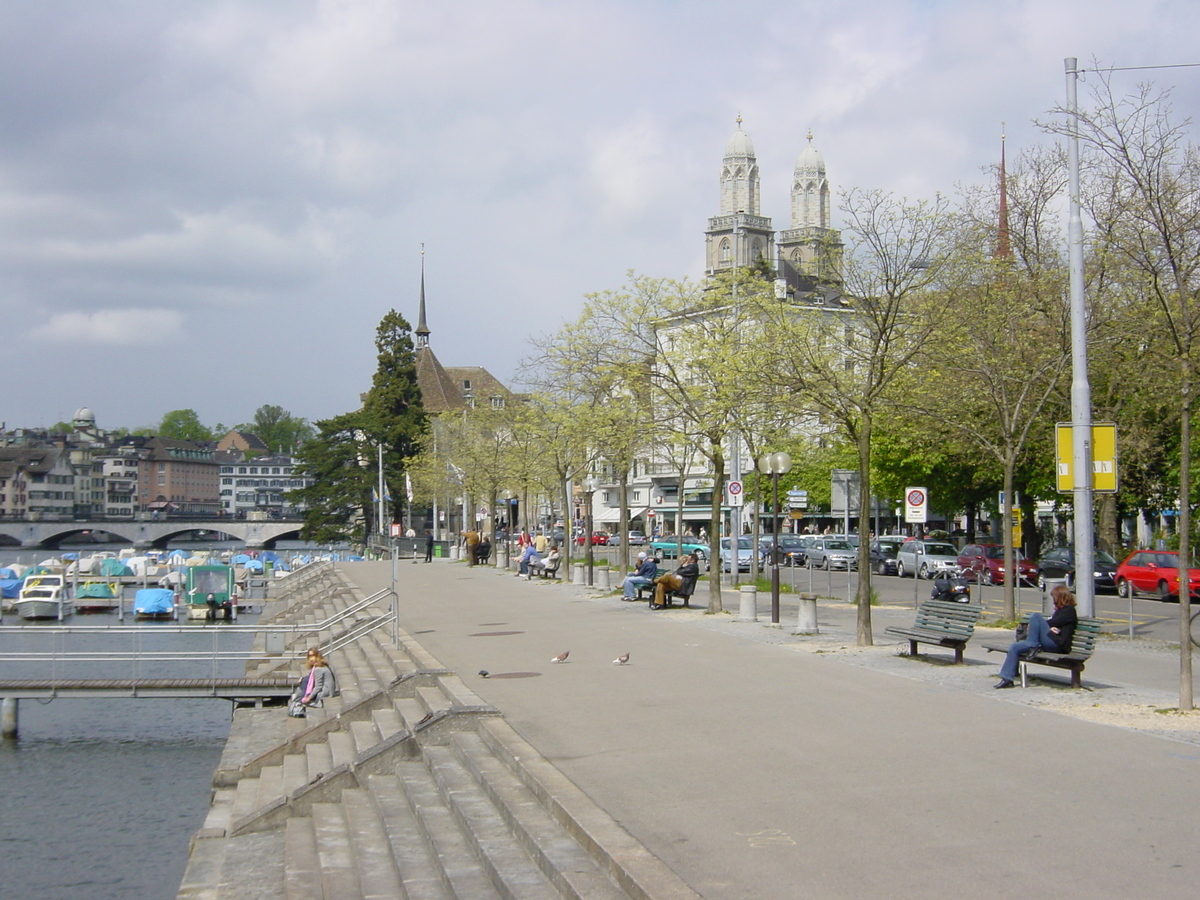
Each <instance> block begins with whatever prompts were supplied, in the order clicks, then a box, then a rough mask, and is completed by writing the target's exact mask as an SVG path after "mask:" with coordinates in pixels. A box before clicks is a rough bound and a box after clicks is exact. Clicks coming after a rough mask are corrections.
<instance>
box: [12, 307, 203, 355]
mask: <svg viewBox="0 0 1200 900" xmlns="http://www.w3.org/2000/svg"><path fill="white" fill-rule="evenodd" d="M182 336H183V315H182V314H181V313H179V312H176V311H175V310H170V309H101V310H97V311H96V312H68V313H59V314H57V315H55V316H52V317H51V318H50V321H49V322H47V323H46V324H45V325H42V326H39V327H38V328H35V329H33V331H32V332H31V334H30V337H32V338H33V339H34V340H37V341H43V342H45V343H52V344H95V345H100V346H108V347H135V346H136V347H144V346H149V345H155V346H159V345H163V344H168V343H170V342H172V341H175V340H177V339H179V338H182Z"/></svg>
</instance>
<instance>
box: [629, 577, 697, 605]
mask: <svg viewBox="0 0 1200 900" xmlns="http://www.w3.org/2000/svg"><path fill="white" fill-rule="evenodd" d="M668 574H669V573H668ZM681 577H682V576H681ZM696 579H697V576H695V575H693V576H691V577H683V585H682V586H681V587H680V588H678V589H677V590H674V591H667V592H666V593H665V594H664V595H663V605H664V606H673V605H674V603H675V598H676V597H678V598H679V599H680V600H682V601H683V605H684V606H686V607H688V608H689V609H690V608H691V603H690V601H691V599H692V594H693V593H695V591H696ZM655 587H656V586H655V585H653V584H643V585H641V586H640V587H639V588H638V589H637V598H638V599H639V600H646V601H647V602H648V604H649V606H650V608H651V609H653V608H654V588H655Z"/></svg>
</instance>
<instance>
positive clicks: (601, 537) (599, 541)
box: [575, 531, 609, 547]
mask: <svg viewBox="0 0 1200 900" xmlns="http://www.w3.org/2000/svg"><path fill="white" fill-rule="evenodd" d="M608 539H609V534H608V532H607V531H594V532H592V546H595V547H604V546H607V545H608ZM575 543H577V544H579V545H580V546H582V545H583V535H582V534H581V535H579V537H577V538H575Z"/></svg>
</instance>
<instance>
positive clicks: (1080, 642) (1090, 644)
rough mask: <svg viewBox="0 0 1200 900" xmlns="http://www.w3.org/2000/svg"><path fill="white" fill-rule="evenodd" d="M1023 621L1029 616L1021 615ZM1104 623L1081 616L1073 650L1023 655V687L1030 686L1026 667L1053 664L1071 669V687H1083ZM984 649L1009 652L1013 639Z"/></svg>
mask: <svg viewBox="0 0 1200 900" xmlns="http://www.w3.org/2000/svg"><path fill="white" fill-rule="evenodd" d="M1021 621H1022V622H1028V621H1029V616H1027V615H1026V616H1021ZM1103 624H1104V623H1103V622H1101V621H1100V620H1099V619H1088V618H1084V617H1082V616H1081V617H1080V619H1079V622H1078V624H1076V626H1075V634H1074V635H1072V636H1071V652H1069V653H1055V652H1054V651H1053V650H1038V651H1037V652H1036V653H1034V654H1033V655H1031V656H1023V657H1022V658H1021V662H1020V671H1021V687H1027V686H1028V673H1027V672H1026V671H1025V667H1026V666H1029V665H1038V666H1052V667H1053V668H1056V669H1069V670H1070V672H1071V687H1073V688H1081V687H1083V667H1084V665H1085V664H1086V663H1087V661H1088V660H1089V659H1091V657H1092V653H1094V652H1095V650H1096V638H1097V637H1099V635H1100V628H1101V626H1102V625H1103ZM983 646H984V649H985V650H987V651H988V652H989V653H1007V652H1008V648H1009V647H1011V646H1012V641H1009V642H1008V643H1007V644H1001V643H996V642H993V643H988V644H984V645H983Z"/></svg>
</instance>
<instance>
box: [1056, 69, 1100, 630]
mask: <svg viewBox="0 0 1200 900" xmlns="http://www.w3.org/2000/svg"><path fill="white" fill-rule="evenodd" d="M1064 62H1065V66H1066V73H1067V113H1068V115H1069V116H1070V117H1071V133H1070V135H1069V136H1068V138H1067V167H1068V175H1069V178H1070V212H1069V216H1068V220H1067V250H1068V263H1069V272H1070V285H1071V436H1072V445H1073V450H1074V452H1073V454H1072V469H1073V475H1074V482H1075V483H1074V486H1073V487H1074V490H1073V496H1074V501H1075V503H1074V505H1075V522H1074V525H1075V573H1076V576H1075V595H1076V597H1075V599H1076V603H1077V604H1078V608H1079V615H1081V616H1093V615H1095V608H1096V584H1095V581H1094V579H1093V575H1092V573H1093V572H1094V571H1095V554H1094V552H1093V548H1092V544H1093V540H1094V539H1093V525H1092V389H1091V383H1090V382H1089V380H1088V363H1087V309H1086V307H1085V305H1084V296H1083V217H1082V213H1081V211H1080V201H1079V120H1078V111H1079V108H1078V98H1077V87H1078V83H1079V69H1078V67H1077V60H1076V58H1075V57H1073V56H1069V57H1067V58H1066V60H1065V61H1064Z"/></svg>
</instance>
